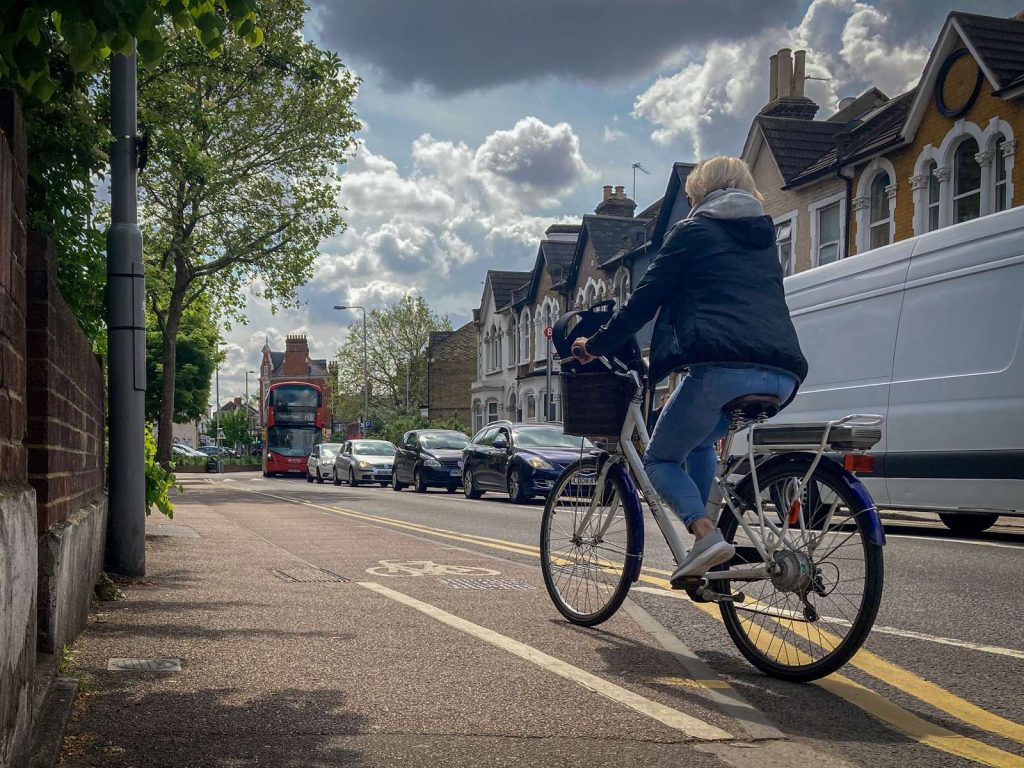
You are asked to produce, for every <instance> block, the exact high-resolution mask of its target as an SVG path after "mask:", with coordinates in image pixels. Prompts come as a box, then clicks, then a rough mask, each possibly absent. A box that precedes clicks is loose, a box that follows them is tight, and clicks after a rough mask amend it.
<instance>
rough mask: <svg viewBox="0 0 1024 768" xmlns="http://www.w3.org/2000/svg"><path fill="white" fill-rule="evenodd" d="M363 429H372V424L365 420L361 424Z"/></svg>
mask: <svg viewBox="0 0 1024 768" xmlns="http://www.w3.org/2000/svg"><path fill="white" fill-rule="evenodd" d="M363 429H373V422H372V421H370V420H369V419H367V420H366V421H365V422H363Z"/></svg>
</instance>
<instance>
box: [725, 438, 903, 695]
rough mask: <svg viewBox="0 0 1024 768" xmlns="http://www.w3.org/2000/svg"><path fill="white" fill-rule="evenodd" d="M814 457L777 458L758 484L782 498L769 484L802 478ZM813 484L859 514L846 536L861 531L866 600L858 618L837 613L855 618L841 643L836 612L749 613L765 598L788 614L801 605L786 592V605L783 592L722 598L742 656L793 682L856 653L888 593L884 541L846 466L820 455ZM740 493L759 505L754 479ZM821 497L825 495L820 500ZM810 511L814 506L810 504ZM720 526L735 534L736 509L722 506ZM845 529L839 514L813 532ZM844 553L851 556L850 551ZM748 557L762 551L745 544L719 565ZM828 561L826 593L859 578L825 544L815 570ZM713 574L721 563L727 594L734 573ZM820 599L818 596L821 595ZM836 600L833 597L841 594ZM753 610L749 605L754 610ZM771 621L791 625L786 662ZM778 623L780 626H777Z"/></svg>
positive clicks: (784, 646)
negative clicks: (846, 572) (874, 535)
mask: <svg viewBox="0 0 1024 768" xmlns="http://www.w3.org/2000/svg"><path fill="white" fill-rule="evenodd" d="M810 463H811V458H810V457H807V456H799V457H794V458H793V459H792V460H790V461H784V462H777V463H774V464H772V465H770V466H766V467H765V468H764V471H763V472H759V473H758V478H757V479H758V486H759V487H760V488H761V489H762V493H768V494H769V498H775V497H772V496H771V491H770V490H767V489H771V488H773V487H775V486H777V485H778V484H779V483H781V482H785V481H792V480H794V479H795V478H802V477H803V476H804V475H805V474H806V472H807V470H808V469H809V468H810ZM811 486H813V488H814V489H815V490H814V493H817V496H816V497H815V498H816V499H823V498H828V499H832V498H833V496H829V495H828V494H823V493H822V486H825V488H826V489H827V490H828V491H830V492H831V493H832V494H834V496H835V497H838V499H839V501H840V502H841V504H842V505H844V506H845V507H846V510H847V511H848V514H845V515H842V518H844V519H849V518H852V519H853V522H854V526H855V527H854V532H853V533H850V535H849V536H847V537H846V539H845V540H843V541H849V540H850V539H852V538H853V536H854V533H856V535H858V536H859V538H860V545H861V546H860V550H861V552H862V553H863V568H864V576H863V586H862V588H861V590H860V596H861V600H860V605H859V606H858V607H857V612H856V615H855V616H854V617H853V618H852V619H849V620H847V619H846V618H843V619H839V620H838V622H846V621H848V623H849V626H848V627H845V635H844V636H843V637H842V639H841V641H840V642H839V643H838V644H834V643H832V642H831V638H832V637H835V635H834V634H833V632H832V631H831V628H832V627H838V626H844V625H843V624H842V623H837V620H836V619H835V618H834V617H831V616H828V615H827V614H824V613H819V615H818V617H817V619H816V620H810V619H808V618H807V617H806V614H805V615H804V619H798V618H789V619H786V618H782V619H777V618H770V617H769V618H767V620H766V621H764V622H762V624H761V625H755V621H756V620H754V619H751V618H749V616H752V615H753V616H757V615H760V614H757V613H754V611H755V610H757V606H758V605H767V606H769V607H771V606H776V607H775V610H776V611H777V612H779V613H783V614H784V615H785V614H786V613H787V612H789V611H790V609H791V608H793V607H794V606H792V605H791V603H790V600H789V597H788V596H787V597H786V602H785V607H782V606H779V605H778V600H777V598H768V600H767V602H766V601H765V600H762V599H760V598H757V597H756V596H755V603H754V605H755V608H753V609H751V608H748V607H745V606H744V605H742V604H741V605H740V606H737V605H736V604H734V603H731V602H722V603H720V605H719V608H720V610H721V614H722V620H723V622H724V623H725V628H726V630H727V631H728V633H729V636H730V637H731V638H732V640H733V642H734V643H735V644H736V647H737V648H738V649H739V651H740V652H741V653H742V654H743V656H744V657H745V658H746V659H747V660H748V661H749V662H750V663H751V664H753V665H754V666H755V667H757V668H758V669H759V670H761V671H762V672H764V673H765V674H766V675H769V676H770V677H775V678H779V679H782V680H788V681H791V682H809V681H811V680H817V679H819V678H821V677H825V676H826V675H830V674H832V673H833V672H835V671H836V670H838V669H839V668H840V667H842V666H843V665H844V664H846V662H847V661H849V660H850V658H852V657H853V655H854V654H855V653H856V652H857V651H858V650H859V649H860V647H861V645H863V643H864V641H865V640H866V639H867V636H868V633H869V632H870V631H871V627H872V625H873V624H874V621H875V617H876V616H877V614H878V608H879V605H880V604H881V600H882V589H883V582H884V563H883V558H882V547H881V546H880V545H879V544H877V543H875V542H874V541H872V540H871V537H870V535H869V531H868V526H867V519H866V515H865V514H863V513H864V512H865V511H866V508H865V507H864V506H863V505H862V504H861V502H860V500H859V498H858V497H857V496H856V495H855V494H854V493H853V491H852V489H851V488H850V485H849V482H848V481H847V479H846V477H845V476H844V474H843V473H842V472H841V471H840V470H839V469H838V468H837V467H835V466H834V465H833V464H832V463H831V462H828V461H823V462H821V463H819V465H818V467H817V468H816V469H815V471H814V474H813V475H812V477H811V480H810V481H809V483H808V487H811ZM737 493H738V495H739V496H740V498H741V499H742V501H743V504H744V509H745V510H750V509H752V508H753V505H754V499H753V489H752V483H750V482H749V478H747V480H746V481H744V482H743V483H741V484H740V486H739V487H738V488H737ZM807 496H808V493H807V491H806V489H805V492H804V494H803V498H805V499H806V498H807ZM767 500H768V499H764V500H763V503H764V501H767ZM817 503H822V502H820V501H819V502H817ZM826 503H827V502H826ZM805 511H808V510H806V509H805ZM809 511H810V512H811V513H812V515H813V514H820V513H819V512H818V511H817V510H814V509H812V510H809ZM768 512H769V510H766V513H768ZM823 517H824V516H823V515H822V516H821V519H822V520H823ZM811 519H812V520H814V519H815V518H814V516H812V517H811ZM719 528H720V530H721V531H722V535H723V536H724V537H725V538H726V540H727V541H730V542H735V540H736V538H737V529H739V524H738V522H737V520H736V518H735V516H733V515H732V514H730V513H729V512H728V511H725V512H723V513H722V515H721V517H720V519H719ZM841 530H842V531H843V532H845V531H848V530H850V527H849V524H848V523H846V524H845V527H840V526H838V525H836V520H835V519H833V524H832V525H830V526H829V528H828V530H827V531H821V530H813V531H810V532H811V533H814V534H820V535H821V536H822V537H824V536H827V535H831V533H830V532H833V531H834V532H836V535H837V536H838V535H841V534H839V531H841ZM826 546H828V545H826ZM845 546H847V545H846V544H845V543H841V544H839V545H838V546H837V550H838V548H839V547H845ZM747 554H749V555H752V553H750V551H749V549H748V550H747ZM845 554H847V553H844V555H845ZM842 559H847V558H845V557H843V558H842ZM849 559H850V561H851V562H852V560H853V558H852V557H851V558H849ZM756 561H757V562H760V561H761V560H760V557H758V558H756ZM746 562H755V558H753V557H752V556H750V557H745V556H744V548H743V547H742V546H739V545H738V546H737V555H736V557H734V558H733V561H732V562H731V563H727V564H725V565H721V566H718V567H717V568H716V570H722V569H725V568H730V567H736V566H737V565H741V564H743V563H746ZM826 563H827V564H828V567H827V571H828V573H829V576H828V577H826V578H827V579H828V580H830V581H834V582H835V583H834V584H833V586H832V589H831V590H830V591H829V592H827V593H826V595H825V597H828V596H830V595H831V594H833V593H834V592H835V590H836V589H838V587H839V584H840V583H842V582H843V581H853V580H854V579H847V578H846V577H845V576H843V572H842V571H841V570H840V568H839V566H838V565H836V563H835V561H834V560H830V559H828V552H826V555H825V557H822V558H821V559H820V560H816V561H814V560H812V570H813V569H814V568H817V569H819V570H826V569H824V568H822V566H823V565H825V564H826ZM844 567H846V566H844ZM852 567H853V566H850V568H852ZM832 569H835V577H834V579H833V577H832V576H831V573H832ZM713 577H714V571H712V572H710V573H709V574H708V578H709V580H711V585H712V588H714V589H715V590H716V591H718V592H723V593H726V594H728V593H729V592H730V586H729V581H728V580H723V579H720V580H717V581H716V580H714V579H713ZM816 578H817V577H816ZM824 582H825V578H821V582H820V583H821V587H822V591H824V585H825V584H824ZM768 583H772V582H769V581H768V580H765V581H761V582H751V583H748V587H747V588H748V589H749V585H753V584H758V585H766V584H768ZM776 594H787V595H788V594H794V595H797V593H796V592H788V593H787V592H786V591H785V590H779V591H777V592H776ZM818 594H819V593H815V595H816V596H817V595H818ZM840 596H843V597H844V599H845V600H847V602H852V601H851V600H850V599H849V597H846V596H844V595H842V593H840ZM748 597H749V595H748ZM797 597H798V598H799V595H797ZM799 599H801V600H802V601H803V600H805V599H806V600H807V601H808V602H810V601H811V600H812V598H811V596H810V595H807V597H806V598H799ZM814 599H815V600H816V599H817V598H816V597H815V598H814ZM805 605H806V603H805ZM830 605H834V601H833V603H831V604H830ZM813 607H814V609H815V610H816V611H817V609H818V606H817V604H814V605H813ZM826 610H829V609H826ZM748 611H749V612H750V613H748ZM794 613H795V612H794ZM769 621H770V622H772V623H773V624H774V625H775V626H778V627H781V628H784V629H785V630H786V631H785V632H784V633H783V634H782V637H781V642H780V644H779V651H782V650H785V659H786V663H782V661H781V657H780V656H779V652H778V651H777V652H776V657H775V658H774V659H773V658H770V652H771V650H772V648H773V647H774V643H775V639H778V638H771V637H769V638H766V639H765V640H762V639H761V638H762V635H763V632H764V629H765V626H766V625H767V624H768V622H769ZM797 624H806V625H807V627H808V629H807V630H806V631H805V634H804V635H803V636H801V635H798V634H797V633H796V631H795V630H794V627H795V625H797ZM811 625H814V626H815V628H814V630H813V632H814V634H816V635H817V637H816V638H815V637H814V636H812V630H811V629H810V626H811ZM754 626H758V631H757V633H756V636H754V637H752V636H751V634H752V629H753V627H754ZM826 627H827V628H826ZM771 631H772V632H774V629H772V630H771ZM766 642H767V645H766ZM826 645H831V646H832V647H831V650H827V652H825V653H824V655H822V656H821V657H820V658H815V657H814V656H813V653H814V652H815V648H818V649H820V650H822V651H826ZM790 649H792V651H793V653H792V656H791V654H790ZM808 649H810V653H808V652H807V651H808ZM791 658H792V659H793V660H795V662H796V663H790V660H791Z"/></svg>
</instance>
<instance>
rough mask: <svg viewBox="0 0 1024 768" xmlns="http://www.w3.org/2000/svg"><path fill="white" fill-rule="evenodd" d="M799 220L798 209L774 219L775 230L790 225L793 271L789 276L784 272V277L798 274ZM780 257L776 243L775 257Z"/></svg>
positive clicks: (790, 251) (790, 256)
mask: <svg viewBox="0 0 1024 768" xmlns="http://www.w3.org/2000/svg"><path fill="white" fill-rule="evenodd" d="M799 219H800V211H798V210H796V209H794V210H792V211H790V212H789V213H783V214H781V215H780V216H776V217H775V218H773V219H772V228H773V229H774V230H778V228H779V225H780V224H789V243H790V245H789V261H790V264H791V266H792V267H793V271H792V272H789V273H788V274H787V273H786V272H785V271H783V273H782V276H783V277H789V275H795V274H796V231H797V221H798V220H799ZM841 228H842V227H840V229H841ZM778 255H779V244H778V243H777V242H776V244H775V256H776V257H778ZM779 264H780V265H781V264H782V262H781V261H780V262H779Z"/></svg>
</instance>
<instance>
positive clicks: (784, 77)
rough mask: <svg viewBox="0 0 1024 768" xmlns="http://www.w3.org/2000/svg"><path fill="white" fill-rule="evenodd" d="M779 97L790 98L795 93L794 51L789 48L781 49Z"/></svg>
mask: <svg viewBox="0 0 1024 768" xmlns="http://www.w3.org/2000/svg"><path fill="white" fill-rule="evenodd" d="M777 82H778V84H779V98H780V99H785V98H788V97H789V96H790V95H791V94H792V93H793V52H792V51H791V50H790V49H789V48H780V49H779V76H778V80H777Z"/></svg>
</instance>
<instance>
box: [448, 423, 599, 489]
mask: <svg viewBox="0 0 1024 768" xmlns="http://www.w3.org/2000/svg"><path fill="white" fill-rule="evenodd" d="M596 451H597V448H596V447H595V446H594V444H593V443H591V442H590V441H589V440H587V439H585V438H581V437H571V436H569V435H567V434H565V432H563V431H562V425H561V424H556V423H547V424H513V423H512V422H508V421H495V422H492V423H491V424H488V425H487V426H486V427H484V428H483V429H481V430H480V431H479V432H478V433H477V434H476V436H475V437H474V438H473V442H472V443H470V444H469V445H468V446H467V447H466V449H465V450H464V451H463V452H462V456H463V468H462V472H463V477H462V488H463V491H464V492H465V494H466V497H467V498H470V499H478V498H480V497H481V496H482V495H483V494H484V492H486V491H502V492H504V493H507V494H508V495H509V498H511V499H512V501H515V502H517V503H523V502H525V501H529V500H530V499H531V498H532V497H534V496H538V495H542V494H547V493H548V492H549V491H550V490H551V489H552V487H553V486H554V484H555V480H557V479H558V476H559V475H560V474H561V473H562V470H563V469H565V467H566V465H567V464H570V463H572V462H573V461H575V460H576V459H578V458H580V455H581V453H582V454H591V453H594V452H596Z"/></svg>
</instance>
